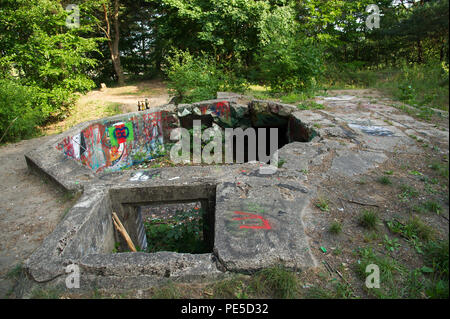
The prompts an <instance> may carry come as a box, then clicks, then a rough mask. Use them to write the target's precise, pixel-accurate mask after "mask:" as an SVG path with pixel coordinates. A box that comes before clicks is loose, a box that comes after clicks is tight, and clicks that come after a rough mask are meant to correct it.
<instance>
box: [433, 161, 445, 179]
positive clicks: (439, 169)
mask: <svg viewBox="0 0 450 319" xmlns="http://www.w3.org/2000/svg"><path fill="white" fill-rule="evenodd" d="M428 167H429V168H431V169H432V170H433V171H435V172H436V173H437V174H438V175H439V176H442V177H445V178H448V177H449V165H448V163H447V164H442V163H440V162H433V163H431V164H430V165H429V166H428Z"/></svg>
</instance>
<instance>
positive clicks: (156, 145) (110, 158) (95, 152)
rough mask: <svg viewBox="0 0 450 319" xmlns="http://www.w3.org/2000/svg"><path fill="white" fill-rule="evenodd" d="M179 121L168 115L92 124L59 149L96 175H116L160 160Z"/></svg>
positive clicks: (65, 141)
mask: <svg viewBox="0 0 450 319" xmlns="http://www.w3.org/2000/svg"><path fill="white" fill-rule="evenodd" d="M176 121H177V119H176V118H175V117H174V116H173V114H171V113H169V112H166V111H158V112H153V113H145V114H139V115H138V116H133V117H132V118H127V119H126V121H117V122H108V121H107V122H104V123H96V124H93V125H91V126H89V127H87V128H86V129H84V130H82V131H80V132H79V133H78V134H75V135H74V136H69V137H66V138H65V139H64V140H63V141H61V142H60V143H58V145H57V146H56V148H57V149H58V150H60V151H62V152H64V154H65V155H66V156H67V157H70V158H72V159H75V160H77V161H79V162H81V163H82V164H83V165H85V166H87V167H89V168H90V169H92V170H93V171H95V172H101V171H117V170H120V169H123V168H127V167H130V166H131V165H134V164H137V163H141V162H142V161H144V160H148V159H152V158H155V157H158V156H160V154H161V153H162V152H163V151H164V141H167V140H168V138H169V137H170V131H171V130H172V129H173V128H174V127H175V126H176Z"/></svg>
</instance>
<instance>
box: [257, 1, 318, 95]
mask: <svg viewBox="0 0 450 319" xmlns="http://www.w3.org/2000/svg"><path fill="white" fill-rule="evenodd" d="M260 29H261V35H260V38H261V43H262V45H261V49H260V52H259V54H258V57H257V62H258V65H259V69H260V70H261V78H262V79H264V81H265V82H266V84H269V85H270V87H271V89H272V90H273V91H275V92H292V91H296V90H297V91H304V90H307V89H310V88H311V87H315V86H316V77H317V76H318V75H320V73H321V69H322V62H321V59H320V51H319V49H318V48H317V47H315V46H314V45H313V44H312V42H310V41H308V40H307V39H305V38H304V37H302V36H301V35H300V33H299V32H298V23H297V22H296V21H295V13H294V11H293V9H292V8H289V7H279V8H277V9H275V10H274V11H273V12H270V13H266V15H265V16H264V18H263V19H262V20H261V25H260Z"/></svg>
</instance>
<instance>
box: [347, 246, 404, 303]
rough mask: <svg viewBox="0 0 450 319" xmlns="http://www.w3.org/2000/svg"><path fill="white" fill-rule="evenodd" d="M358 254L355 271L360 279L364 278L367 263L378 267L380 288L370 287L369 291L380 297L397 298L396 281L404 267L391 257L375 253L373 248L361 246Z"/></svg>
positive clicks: (398, 293)
mask: <svg viewBox="0 0 450 319" xmlns="http://www.w3.org/2000/svg"><path fill="white" fill-rule="evenodd" d="M358 255H359V259H358V262H357V263H356V264H355V271H356V274H357V275H358V277H359V278H360V279H362V280H365V279H366V277H367V275H368V273H366V269H367V266H368V265H370V264H374V265H377V266H378V267H379V269H380V288H373V289H370V290H369V292H370V293H372V294H374V295H375V296H378V297H382V298H398V297H399V295H400V292H399V291H398V287H397V285H396V283H397V280H400V279H401V278H400V275H401V274H402V273H403V272H404V270H405V269H404V267H403V266H402V265H400V264H399V263H398V262H397V261H396V260H395V259H393V258H390V257H381V256H379V255H377V254H376V253H375V251H374V250H373V248H361V249H359V251H358Z"/></svg>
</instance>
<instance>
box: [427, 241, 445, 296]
mask: <svg viewBox="0 0 450 319" xmlns="http://www.w3.org/2000/svg"><path fill="white" fill-rule="evenodd" d="M448 247H449V241H448V240H445V241H440V242H434V241H430V242H429V243H428V244H427V245H426V246H425V247H424V259H425V265H426V267H428V268H430V269H431V271H430V273H431V282H430V283H429V284H428V286H427V287H426V293H427V295H428V296H429V297H430V298H448V296H449V284H448V278H449V277H448V274H449V267H448V264H449V248H448Z"/></svg>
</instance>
